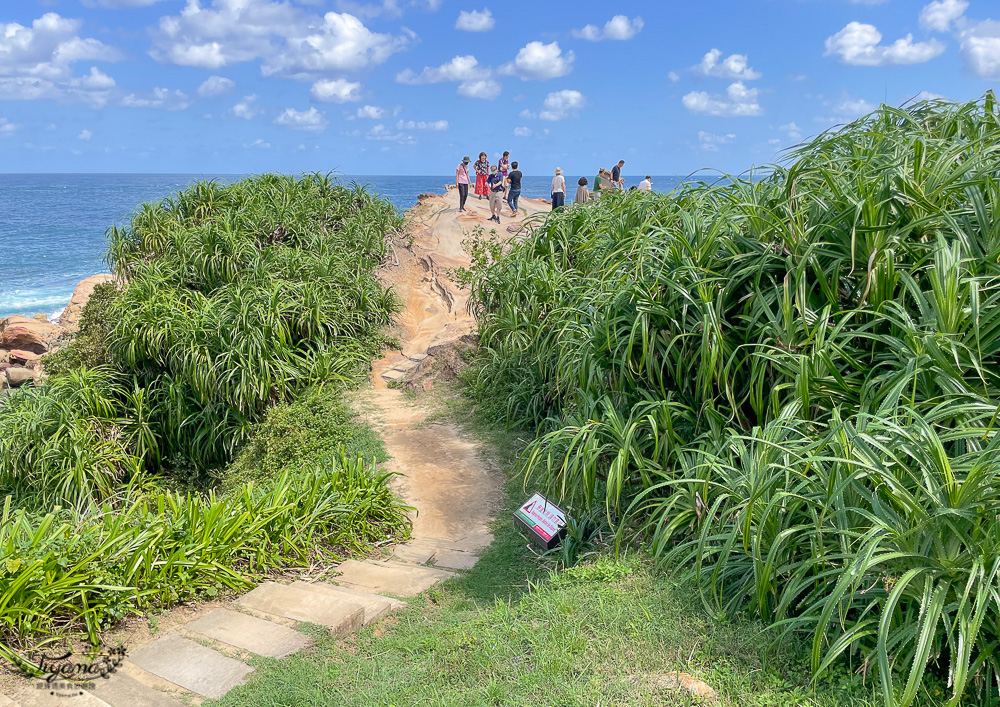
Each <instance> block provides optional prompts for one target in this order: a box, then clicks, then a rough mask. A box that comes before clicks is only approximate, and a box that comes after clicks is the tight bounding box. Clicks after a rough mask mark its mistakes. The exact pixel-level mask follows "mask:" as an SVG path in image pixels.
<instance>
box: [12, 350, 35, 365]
mask: <svg viewBox="0 0 1000 707" xmlns="http://www.w3.org/2000/svg"><path fill="white" fill-rule="evenodd" d="M41 358H42V357H41V356H39V355H38V354H36V353H32V352H31V351H22V350H20V349H14V350H13V351H10V352H8V353H7V360H8V361H9V362H10V363H11V364H13V365H14V366H24V367H25V368H37V367H38V362H39V361H40V360H41Z"/></svg>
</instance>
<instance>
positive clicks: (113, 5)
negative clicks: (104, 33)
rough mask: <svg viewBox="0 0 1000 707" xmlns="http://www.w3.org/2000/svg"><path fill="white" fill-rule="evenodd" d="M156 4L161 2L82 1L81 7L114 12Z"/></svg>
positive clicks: (123, 0) (149, 0) (122, 0)
mask: <svg viewBox="0 0 1000 707" xmlns="http://www.w3.org/2000/svg"><path fill="white" fill-rule="evenodd" d="M158 2H162V0H83V6H84V7H102V8H106V9H110V10H116V9H119V8H123V7H147V6H149V5H155V4H156V3H158Z"/></svg>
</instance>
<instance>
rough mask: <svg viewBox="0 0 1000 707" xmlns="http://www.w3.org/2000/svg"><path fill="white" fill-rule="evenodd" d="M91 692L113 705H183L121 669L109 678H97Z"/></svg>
mask: <svg viewBox="0 0 1000 707" xmlns="http://www.w3.org/2000/svg"><path fill="white" fill-rule="evenodd" d="M91 692H92V693H93V694H94V695H95V696H97V697H100V698H101V699H102V700H104V701H105V702H107V703H108V704H109V705H111V706H112V707H137V706H138V705H141V706H142V707H183V704H184V703H183V702H178V701H177V700H175V699H174V698H172V697H170V696H169V695H166V694H164V693H163V692H160V691H159V690H154V689H153V688H151V687H149V686H148V685H143V684H142V683H141V682H139V681H138V680H136V679H135V678H133V677H131V676H129V675H125V674H124V673H122V672H121V671H117V672H115V673H114V674H113V675H112V676H111V677H110V678H108V679H107V680H95V681H94V687H93V689H91Z"/></svg>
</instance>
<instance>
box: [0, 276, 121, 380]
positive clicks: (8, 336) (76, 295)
mask: <svg viewBox="0 0 1000 707" xmlns="http://www.w3.org/2000/svg"><path fill="white" fill-rule="evenodd" d="M112 280H114V278H113V276H111V275H108V274H106V273H105V274H101V275H92V276H91V277H88V278H86V279H84V280H81V281H80V283H79V284H78V285H77V286H76V289H75V290H74V291H73V296H72V298H71V299H70V302H69V304H68V305H66V309H64V310H63V312H62V314H61V315H60V316H59V319H58V321H55V322H52V321H49V319H48V317H47V316H45V315H44V314H36V315H35V316H34V317H22V316H19V315H13V316H10V317H5V318H3V319H0V392H6V391H7V390H10V389H12V388H19V387H21V386H22V385H24V384H26V383H31V382H35V383H37V382H39V381H40V380H42V378H43V377H44V372H43V371H42V363H41V360H42V356H44V355H45V354H48V353H52V352H53V351H57V350H59V348H61V347H62V346H65V345H66V344H67V343H69V341H71V340H72V338H73V336H74V335H75V334H76V332H77V331H78V330H79V329H80V317H81V315H82V314H83V308H84V307H86V306H87V302H88V300H90V296H91V295H92V294H94V288H95V287H97V286H98V285H101V284H104V283H106V282H111V281H112Z"/></svg>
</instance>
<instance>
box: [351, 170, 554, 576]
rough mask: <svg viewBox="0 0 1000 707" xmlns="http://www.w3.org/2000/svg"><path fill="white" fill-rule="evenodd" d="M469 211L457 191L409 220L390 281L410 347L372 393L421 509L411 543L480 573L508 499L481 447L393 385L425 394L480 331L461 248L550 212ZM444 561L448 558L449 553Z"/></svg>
mask: <svg viewBox="0 0 1000 707" xmlns="http://www.w3.org/2000/svg"><path fill="white" fill-rule="evenodd" d="M466 208H467V212H466V213H459V211H458V192H457V191H456V190H455V189H448V190H447V192H446V193H445V194H443V195H422V196H421V199H420V202H419V203H418V204H417V206H415V207H414V208H413V209H411V210H410V211H409V212H408V213H407V217H408V226H407V234H406V235H407V237H408V238H409V239H412V241H411V243H410V245H409V246H408V247H407V248H406V249H405V251H403V252H399V253H398V259H399V263H398V265H393V266H391V267H390V268H387V269H386V271H385V272H384V273H383V277H384V279H385V280H386V281H387V282H390V283H392V284H393V285H394V286H395V288H396V291H397V292H399V293H400V294H401V295H402V296H403V299H404V302H405V309H404V311H403V313H402V314H401V316H400V318H399V328H398V336H399V339H400V345H401V349H400V350H393V351H388V352H386V355H385V356H384V357H383V358H382V359H380V360H378V361H376V362H375V366H374V371H373V374H372V390H370V391H366V393H365V395H364V399H366V400H367V401H368V402H370V403H371V404H372V405H373V406H374V408H375V409H376V410H377V411H378V412H377V413H376V415H375V416H374V419H372V422H373V423H375V424H376V425H377V426H378V427H379V428H380V432H381V434H382V438H383V439H384V440H385V444H386V446H387V448H388V451H389V454H390V455H391V456H392V461H391V462H390V463H389V467H390V468H391V469H392V470H393V471H396V472H398V473H399V474H400V476H399V477H397V490H398V492H399V493H400V495H401V496H402V497H403V499H404V500H405V501H406V502H407V503H408V504H409V505H411V506H414V507H416V509H417V513H416V514H415V515H414V517H413V542H412V543H411V544H412V545H416V546H426V547H428V548H429V547H434V546H438V547H445V546H447V547H448V548H450V549H451V550H454V551H456V552H467V553H472V555H473V557H472V558H468V559H467V560H466V563H465V564H463V563H459V562H456V563H455V565H456V566H459V565H460V566H471V564H472V563H474V559H473V558H474V554H475V553H476V552H478V551H479V550H481V549H482V548H484V547H486V546H487V545H489V543H490V542H491V541H492V539H493V536H492V535H491V534H490V532H489V530H488V523H489V521H490V519H491V518H492V514H493V510H494V507H495V504H496V502H497V499H498V496H499V482H498V480H497V478H496V474H495V473H492V472H491V470H490V469H488V468H487V467H486V466H485V465H484V464H483V462H482V460H481V459H480V458H479V455H478V450H477V447H476V444H475V442H474V441H472V440H469V439H468V438H466V437H463V435H462V434H461V433H460V431H459V430H458V429H457V428H456V427H455V426H454V425H449V424H440V423H435V424H429V425H428V424H426V422H425V421H426V419H427V417H428V415H429V410H428V409H427V408H426V407H425V406H423V405H421V404H420V403H419V401H418V402H413V401H410V400H409V399H408V398H407V397H406V395H405V394H404V393H403V392H402V390H399V389H397V388H389V387H388V385H387V383H388V381H389V380H394V379H395V380H400V381H401V382H405V381H406V380H408V379H420V380H422V383H423V386H424V387H426V386H427V385H429V384H431V383H432V382H433V376H434V375H435V374H436V372H437V371H436V369H437V368H438V367H439V366H440V365H441V364H442V363H447V358H448V356H449V355H451V354H452V353H453V351H452V346H453V345H454V344H456V343H458V342H460V341H461V340H462V337H464V336H468V335H469V334H471V333H472V332H473V331H474V329H475V322H474V320H473V318H472V317H471V316H470V315H469V313H468V311H467V310H466V305H467V302H468V293H467V292H465V291H463V290H461V289H459V288H458V287H457V286H456V285H455V283H454V282H452V280H451V279H450V278H449V277H448V271H449V270H450V269H452V268H458V267H464V266H467V265H469V259H468V256H467V255H466V253H465V251H464V249H463V246H462V242H463V241H464V240H465V238H466V237H467V236H468V235H469V234H470V233H471V232H472V231H473V229H475V228H476V227H477V226H482V227H483V228H484V229H485V230H486V231H487V232H489V230H491V229H492V230H496V231H498V232H499V233H501V234H503V235H505V236H506V235H508V234H509V233H510V232H511V231H513V232H516V231H517V230H519V229H520V227H521V224H522V223H523V222H524V219H525V218H528V217H530V216H533V215H535V214H537V213H539V212H543V211H546V210H548V208H549V205H548V203H546V202H543V201H540V200H535V199H522V200H521V203H520V210H521V216H520V218H511V219H508V218H506V217H502V223H501V224H500V225H496V224H494V223H491V222H490V221H488V220H487V219H488V218H489V207H488V206H487V202H486V200H482V201H480V200H479V199H477V198H475V197H471V198H470V199H469V201H468V202H467V204H466ZM507 213H509V212H508V210H507V208H506V207H505V208H504V214H507ZM428 354H429V355H428ZM394 374H398V375H394ZM437 555H438V556H437V557H436V558H435V559H436V560H441V559H442V555H443V552H438V553H437ZM451 559H452V560H455V559H456V558H455V557H452V558H451Z"/></svg>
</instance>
